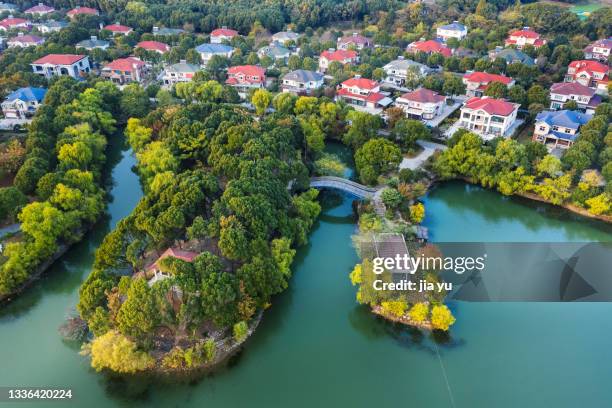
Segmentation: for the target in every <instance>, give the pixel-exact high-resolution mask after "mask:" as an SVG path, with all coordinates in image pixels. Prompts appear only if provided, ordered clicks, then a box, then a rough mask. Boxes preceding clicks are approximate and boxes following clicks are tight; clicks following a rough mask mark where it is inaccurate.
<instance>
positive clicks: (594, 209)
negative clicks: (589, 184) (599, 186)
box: [586, 193, 611, 215]
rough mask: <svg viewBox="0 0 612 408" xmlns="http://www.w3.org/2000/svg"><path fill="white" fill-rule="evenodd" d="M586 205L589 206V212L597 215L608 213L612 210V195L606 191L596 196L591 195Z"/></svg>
mask: <svg viewBox="0 0 612 408" xmlns="http://www.w3.org/2000/svg"><path fill="white" fill-rule="evenodd" d="M586 205H587V206H588V208H589V212H590V213H591V214H595V215H601V214H607V213H609V212H610V206H611V202H610V197H608V195H606V193H603V194H600V195H598V196H595V197H591V198H589V199H588V200H586Z"/></svg>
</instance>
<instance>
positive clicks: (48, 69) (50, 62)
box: [30, 54, 91, 78]
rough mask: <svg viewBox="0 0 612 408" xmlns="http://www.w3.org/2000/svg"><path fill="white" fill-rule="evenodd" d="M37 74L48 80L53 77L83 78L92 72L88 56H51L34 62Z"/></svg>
mask: <svg viewBox="0 0 612 408" xmlns="http://www.w3.org/2000/svg"><path fill="white" fill-rule="evenodd" d="M30 65H32V70H33V71H34V73H35V74H38V75H42V76H44V77H46V78H51V77H53V76H70V77H72V78H82V77H84V76H85V75H87V74H88V73H89V72H90V71H91V66H90V65H89V58H88V57H87V55H76V54H49V55H46V56H44V57H42V58H39V59H37V60H36V61H34V62H32V63H31V64H30Z"/></svg>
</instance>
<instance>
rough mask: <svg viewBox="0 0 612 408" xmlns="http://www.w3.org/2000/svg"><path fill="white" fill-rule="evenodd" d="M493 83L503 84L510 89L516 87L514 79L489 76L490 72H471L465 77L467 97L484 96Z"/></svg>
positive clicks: (495, 75) (494, 75) (502, 76)
mask: <svg viewBox="0 0 612 408" xmlns="http://www.w3.org/2000/svg"><path fill="white" fill-rule="evenodd" d="M493 82H501V83H502V84H504V85H506V86H507V87H508V88H509V87H511V86H512V85H514V79H512V78H508V77H507V76H505V75H498V74H489V73H488V72H479V71H476V72H470V73H468V74H465V75H464V76H463V83H464V84H465V89H466V95H467V96H469V97H472V96H483V95H484V92H485V91H486V89H487V87H488V86H489V85H490V84H491V83H493Z"/></svg>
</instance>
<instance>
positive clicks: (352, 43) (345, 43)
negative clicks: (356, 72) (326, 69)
mask: <svg viewBox="0 0 612 408" xmlns="http://www.w3.org/2000/svg"><path fill="white" fill-rule="evenodd" d="M373 45H374V44H373V43H372V41H371V40H370V39H369V38H368V37H364V36H363V35H361V34H358V33H353V34H352V35H347V36H344V37H340V38H338V49H339V50H348V49H352V48H354V49H357V50H363V49H364V48H370V47H372V46H373Z"/></svg>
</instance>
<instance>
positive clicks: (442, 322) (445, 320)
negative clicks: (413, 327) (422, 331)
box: [431, 305, 455, 331]
mask: <svg viewBox="0 0 612 408" xmlns="http://www.w3.org/2000/svg"><path fill="white" fill-rule="evenodd" d="M453 323H455V317H454V316H453V314H452V313H451V311H450V310H449V309H448V307H446V305H437V306H434V307H433V308H432V309H431V325H432V326H433V328H434V329H438V330H444V331H446V330H448V328H449V327H450V326H451V325H452V324H453Z"/></svg>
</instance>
